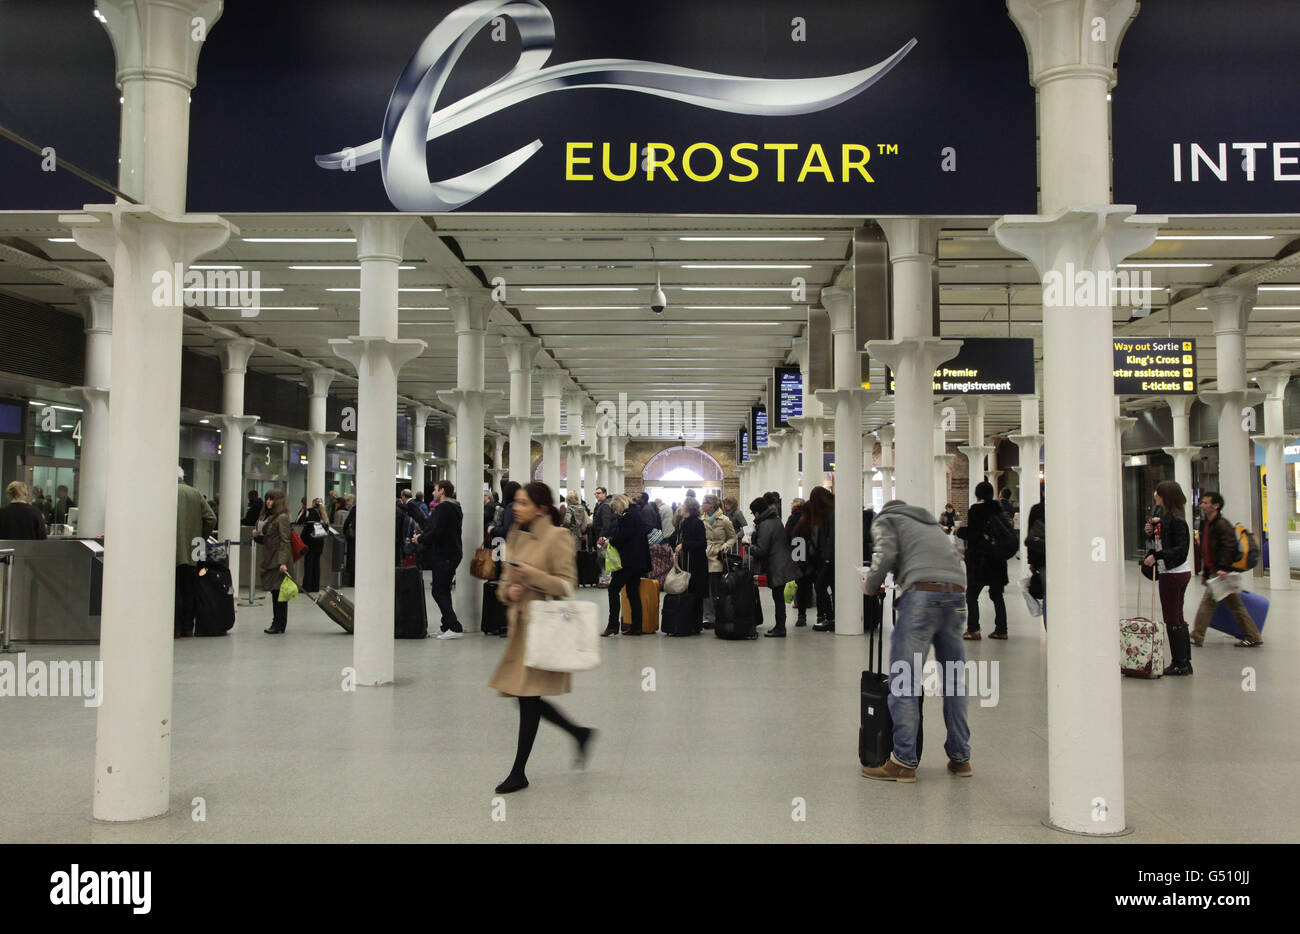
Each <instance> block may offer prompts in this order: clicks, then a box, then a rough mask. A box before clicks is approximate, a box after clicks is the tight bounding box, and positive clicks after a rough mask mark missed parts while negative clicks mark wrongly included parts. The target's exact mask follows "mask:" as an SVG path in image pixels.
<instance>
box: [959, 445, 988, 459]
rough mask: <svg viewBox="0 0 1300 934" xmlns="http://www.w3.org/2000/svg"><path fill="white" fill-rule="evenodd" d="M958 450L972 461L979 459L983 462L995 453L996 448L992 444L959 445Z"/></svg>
mask: <svg viewBox="0 0 1300 934" xmlns="http://www.w3.org/2000/svg"><path fill="white" fill-rule="evenodd" d="M957 450H958V451H960V452H961V453H963V454H965V455H966V456H967V457H968V458H970V459H971V460H974V459H975V458H977V457H978V458H980V459H981V461H982V460H983V458H985V457H988V456H989V455H990V454H992V453H993V450H994V448H993V445H991V444H959V445H957Z"/></svg>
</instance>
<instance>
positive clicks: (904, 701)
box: [889, 590, 970, 769]
mask: <svg viewBox="0 0 1300 934" xmlns="http://www.w3.org/2000/svg"><path fill="white" fill-rule="evenodd" d="M965 610H966V596H965V595H964V594H959V593H936V592H932V591H928V590H908V591H905V592H904V593H903V595H902V596H901V597H900V598H899V602H898V624H897V625H896V626H895V627H894V634H893V636H892V638H891V639H890V643H889V674H890V692H889V716H890V717H891V718H893V721H894V758H895V759H897V760H898V761H899V762H901V763H902V764H903V765H905V766H907V767H908V768H910V769H914V768H916V765H917V763H918V762H919V761H920V760H919V759H918V757H917V754H916V731H917V728H918V726H919V725H920V721H921V699H920V691H919V690H918V688H919V685H920V683H921V673H920V672H919V671H918V672H915V673H914V672H913V670H912V669H913V668H914V667H915V658H916V656H917V655H920V657H921V658H922V659H924V658H925V656H926V655H927V654H928V653H929V651H930V643H932V642H933V643H934V654H935V658H936V659H937V660H938V662H939V677H940V681H941V682H942V683H943V685H944V698H943V723H944V726H945V727H946V728H947V730H948V739H947V742H945V743H944V745H943V748H944V751H945V752H946V753H948V758H949V759H951V760H952V761H953V762H965V761H966V760H967V759H969V758H970V726H969V725H968V724H967V722H966V692H967V687H966V683H965V677H964V671H965V669H964V664H965V661H966V650H965V648H964V647H963V646H962V641H961V632H962V627H963V625H964V623H965V618H964V617H965ZM949 663H952V664H953V666H955V667H954V668H953V670H954V671H955V672H958V675H957V677H956V678H955V684H956V686H957V692H956V693H955V694H949V693H948V691H947V687H948V684H949V676H948V674H947V672H948V671H949Z"/></svg>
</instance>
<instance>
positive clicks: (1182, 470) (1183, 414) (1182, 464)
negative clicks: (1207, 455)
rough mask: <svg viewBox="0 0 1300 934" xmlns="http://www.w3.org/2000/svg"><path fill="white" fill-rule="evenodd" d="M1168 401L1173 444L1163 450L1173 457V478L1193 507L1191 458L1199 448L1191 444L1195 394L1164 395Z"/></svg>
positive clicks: (1198, 451)
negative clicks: (1172, 428) (1172, 426)
mask: <svg viewBox="0 0 1300 934" xmlns="http://www.w3.org/2000/svg"><path fill="white" fill-rule="evenodd" d="M1165 401H1166V402H1167V403H1169V415H1170V418H1171V419H1172V420H1173V424H1174V446H1173V447H1169V448H1165V449H1164V452H1165V453H1166V454H1168V455H1169V456H1170V457H1172V458H1173V459H1174V479H1175V480H1176V481H1177V482H1178V485H1179V486H1180V487H1182V488H1183V495H1184V496H1186V497H1187V502H1188V506H1189V514H1190V510H1191V509H1194V508H1195V505H1196V504H1195V501H1194V498H1193V493H1192V458H1194V457H1195V456H1196V455H1197V454H1199V453H1200V451H1201V449H1200V448H1199V447H1196V446H1194V445H1193V444H1192V441H1191V438H1192V431H1191V414H1192V403H1193V402H1194V401H1196V397H1195V396H1165Z"/></svg>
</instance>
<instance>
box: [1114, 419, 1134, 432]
mask: <svg viewBox="0 0 1300 934" xmlns="http://www.w3.org/2000/svg"><path fill="white" fill-rule="evenodd" d="M1137 423H1138V420H1137V419H1136V418H1134V417H1133V416H1132V415H1116V416H1115V430H1116V431H1118V432H1119V433H1120V434H1121V435H1122V434H1124V432H1126V431H1128V430H1129V429H1130V428H1132V427H1133V426H1134V425H1136V424H1137Z"/></svg>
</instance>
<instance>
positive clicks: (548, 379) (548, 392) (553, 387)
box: [542, 369, 568, 399]
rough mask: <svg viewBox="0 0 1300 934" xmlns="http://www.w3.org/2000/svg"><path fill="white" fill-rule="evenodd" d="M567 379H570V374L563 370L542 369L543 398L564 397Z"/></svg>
mask: <svg viewBox="0 0 1300 934" xmlns="http://www.w3.org/2000/svg"><path fill="white" fill-rule="evenodd" d="M566 379H568V374H567V373H565V372H564V371H563V370H560V369H554V370H542V398H543V399H562V398H563V397H564V381H565V380H566Z"/></svg>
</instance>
